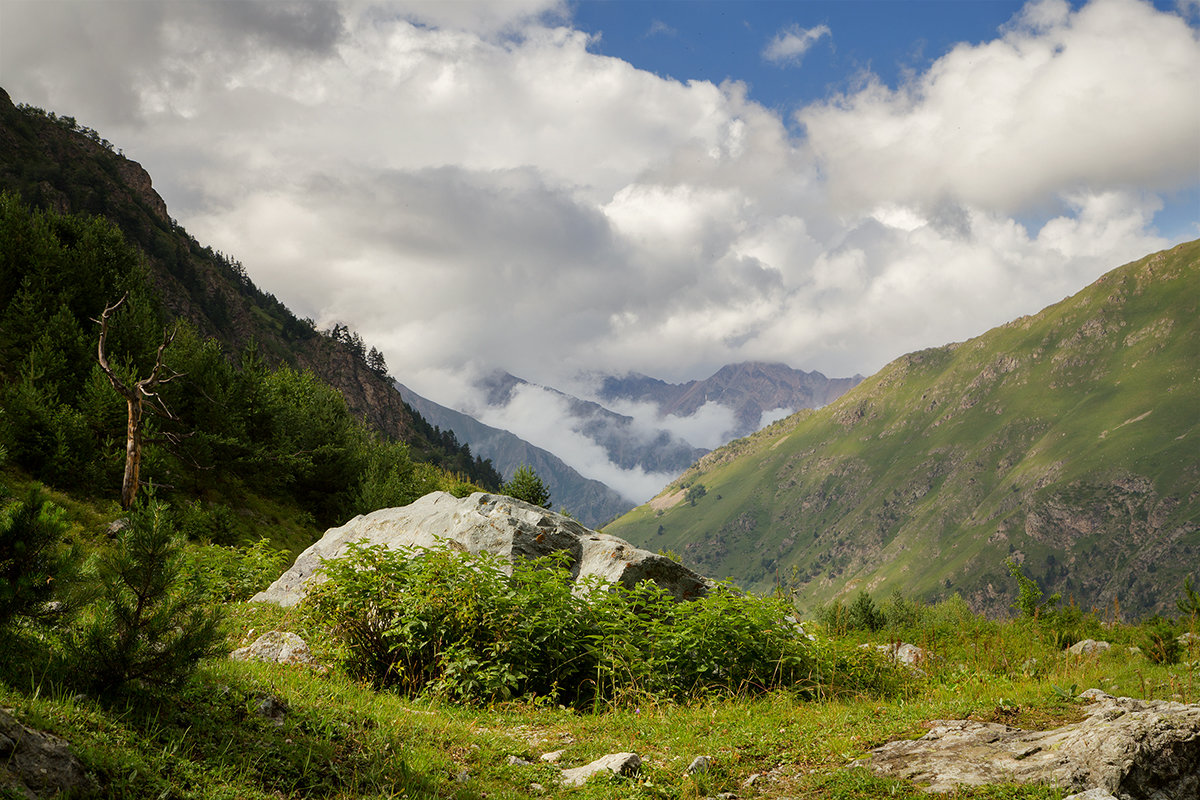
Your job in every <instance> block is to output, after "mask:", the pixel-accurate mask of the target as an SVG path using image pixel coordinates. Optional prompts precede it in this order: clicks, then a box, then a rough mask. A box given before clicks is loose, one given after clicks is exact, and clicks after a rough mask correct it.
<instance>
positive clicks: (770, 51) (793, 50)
mask: <svg viewBox="0 0 1200 800" xmlns="http://www.w3.org/2000/svg"><path fill="white" fill-rule="evenodd" d="M823 36H833V33H832V31H830V30H829V26H828V25H818V26H816V27H815V28H801V27H800V26H799V25H792V26H791V27H789V28H787V29H785V30H782V31H780V32H779V33H777V34H775V36H774V38H772V39H771V41H770V42H768V43H767V46H766V47H765V48H763V52H762V56H763V58H765V59H766V60H767V61H770V62H771V63H773V64H779V65H781V66H782V65H785V64H799V63H800V62H801V61H802V60H803V59H804V54H805V53H807V52H808V51H809V49H810V48H812V46H813V45H814V44H816V43H817V42H818V41H819V40H820V39H821V38H822V37H823Z"/></svg>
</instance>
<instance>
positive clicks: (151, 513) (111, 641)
mask: <svg viewBox="0 0 1200 800" xmlns="http://www.w3.org/2000/svg"><path fill="white" fill-rule="evenodd" d="M96 578H97V580H98V581H99V584H100V586H101V593H100V596H99V598H98V600H97V602H96V603H95V604H94V605H93V606H92V607H91V608H90V609H89V613H88V616H87V618H86V619H85V620H84V622H83V624H82V625H81V627H80V629H79V630H78V631H77V632H76V635H75V637H74V641H73V642H72V648H71V649H72V650H73V654H74V657H75V659H76V660H77V662H78V664H79V669H78V671H77V673H78V676H79V677H78V680H79V681H80V682H81V683H83V684H84V685H86V686H87V688H89V689H93V690H95V691H99V692H107V691H113V690H116V689H119V688H121V687H122V686H123V685H125V684H126V683H128V682H129V681H135V680H136V681H142V682H145V683H150V684H159V685H172V684H177V683H180V682H182V681H183V680H184V679H186V678H187V677H188V676H189V675H190V674H191V672H192V670H193V669H194V668H195V666H196V663H197V662H198V661H199V660H200V659H201V658H204V657H206V656H209V655H212V654H213V653H214V652H215V650H216V647H217V646H218V644H219V643H220V641H221V640H222V638H223V633H222V630H221V614H220V612H219V609H218V608H217V607H209V606H206V605H205V604H204V602H203V599H204V598H203V596H202V594H201V592H200V591H199V590H198V589H197V588H196V586H195V585H194V584H192V583H190V582H188V581H187V580H186V579H185V575H184V572H183V540H182V538H181V537H180V536H179V535H178V534H177V533H176V532H175V531H174V530H173V529H172V528H171V527H170V525H169V524H168V523H167V510H166V506H165V505H163V504H162V503H159V502H158V501H156V500H154V499H153V498H150V499H149V500H147V501H143V502H141V503H140V504H139V505H137V506H135V507H134V509H133V510H132V512H131V514H130V516H129V524H128V525H127V526H126V528H125V529H124V530H123V531H121V533H120V534H119V535H118V538H117V541H116V542H115V543H114V544H113V546H112V548H111V549H110V550H109V551H108V552H107V553H104V554H103V555H102V556H101V557H100V558H99V563H98V564H97V567H96Z"/></svg>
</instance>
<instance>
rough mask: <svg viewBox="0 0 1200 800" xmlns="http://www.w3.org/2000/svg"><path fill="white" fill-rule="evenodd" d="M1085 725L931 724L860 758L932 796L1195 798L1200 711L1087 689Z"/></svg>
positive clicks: (1199, 787) (1199, 775) (1199, 793)
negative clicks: (1000, 787) (992, 792)
mask: <svg viewBox="0 0 1200 800" xmlns="http://www.w3.org/2000/svg"><path fill="white" fill-rule="evenodd" d="M1084 698H1085V699H1088V700H1091V701H1093V705H1092V707H1091V709H1090V711H1089V713H1088V715H1087V717H1086V718H1085V719H1084V720H1082V721H1081V722H1077V723H1073V724H1070V725H1064V726H1062V727H1060V728H1054V729H1052V730H1048V731H1027V730H1022V729H1019V728H1013V727H1009V726H1007V725H1000V724H995V723H986V722H975V721H971V720H937V721H935V722H933V723H932V728H931V729H930V731H929V732H928V733H926V734H925V735H924V736H922V737H921V738H920V739H915V740H904V741H896V742H889V743H888V744H885V745H883V746H882V747H879V748H876V749H875V750H873V751H872V752H871V754H870V756H868V757H867V758H865V759H863V760H861V761H860V762H858V763H859V764H860V766H866V767H868V768H870V769H871V770H872V771H874V772H875V773H876V774H878V775H882V776H886V777H892V778H902V779H907V780H910V781H913V782H914V783H917V784H919V785H922V786H923V787H924V788H926V789H927V790H928V791H930V792H951V791H954V790H955V789H956V788H957V787H960V786H979V785H983V784H991V783H1021V784H1029V783H1042V784H1047V785H1051V786H1056V787H1058V788H1060V789H1062V790H1063V791H1064V792H1085V791H1088V790H1091V789H1103V790H1105V791H1107V792H1109V793H1111V794H1112V795H1113V796H1114V797H1117V798H1120V800H1143V799H1144V800H1196V798H1197V797H1200V705H1196V704H1183V703H1176V702H1169V701H1163V700H1150V701H1146V700H1135V699H1133V698H1129V697H1113V696H1111V695H1108V694H1105V693H1103V692H1100V691H1097V690H1092V691H1090V692H1087V693H1085V694H1084Z"/></svg>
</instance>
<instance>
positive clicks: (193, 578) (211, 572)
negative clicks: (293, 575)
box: [183, 538, 292, 603]
mask: <svg viewBox="0 0 1200 800" xmlns="http://www.w3.org/2000/svg"><path fill="white" fill-rule="evenodd" d="M291 559H292V556H291V553H289V552H287V551H286V550H278V549H276V548H275V547H273V546H272V545H271V540H270V539H266V538H263V539H259V540H258V541H257V542H255V543H254V544H248V545H241V546H234V547H226V546H223V545H219V544H189V545H188V546H187V547H186V548H185V550H184V556H183V562H184V563H183V574H184V576H185V578H186V580H187V581H188V583H190V584H191V585H192V587H193V588H194V589H195V590H196V591H197V592H198V593H199V594H200V595H201V596H202V597H203V598H204V599H205V601H206V602H212V603H236V602H241V601H243V600H249V599H250V598H251V597H252V596H253V595H254V594H255V593H256V592H260V591H262V590H263V589H265V588H267V587H268V586H269V585H270V584H271V581H273V580H275V579H276V578H278V577H279V576H280V575H281V574H282V573H283V571H284V569H286V568H287V566H288V564H289V563H290V562H291Z"/></svg>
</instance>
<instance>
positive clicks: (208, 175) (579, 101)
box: [0, 0, 1200, 497]
mask: <svg viewBox="0 0 1200 800" xmlns="http://www.w3.org/2000/svg"><path fill="white" fill-rule="evenodd" d="M1198 30H1200V0H1182V2H1180V3H1179V4H1176V3H1175V2H1159V3H1149V2H1144V1H1143V0H1088V2H1075V3H1068V2H1066V0H1031V1H1030V2H1028V3H1013V2H918V1H916V0H895V1H894V2H870V1H868V0H861V1H859V2H854V1H851V2H753V1H751V2H725V1H720V2H718V1H717V0H712V1H711V2H683V1H679V2H626V1H621V0H583V1H582V2H570V1H569V0H506V1H505V2H499V3H498V2H494V0H455V1H454V2H441V1H440V0H439V1H437V2H431V1H430V0H308V1H306V2H286V0H278V1H277V2H249V0H225V1H223V2H209V1H208V0H54V2H45V1H44V0H0V86H3V87H4V89H6V90H7V91H8V92H9V94H10V95H11V96H12V98H13V99H14V101H16V102H26V103H31V104H33V105H37V106H41V107H43V108H47V109H51V110H54V111H56V112H58V113H62V114H68V115H71V116H74V117H76V118H77V119H78V120H79V121H80V122H82V123H83V124H86V125H89V126H90V127H93V128H95V129H96V130H98V131H99V132H100V133H101V134H102V135H103V136H104V137H105V138H107V139H109V140H110V141H112V142H114V143H115V144H116V145H117V146H118V147H120V148H121V149H122V150H123V151H124V152H125V154H126V155H128V156H129V157H131V158H133V159H135V160H137V161H139V162H140V163H141V164H142V165H143V166H144V167H145V168H146V169H147V170H148V171H149V173H150V175H151V176H152V177H153V180H154V184H155V187H156V188H157V189H158V191H159V192H160V193H161V194H162V196H163V198H164V199H165V201H166V203H167V205H168V208H169V209H170V211H171V214H172V215H173V216H174V217H175V218H176V219H178V220H179V221H180V222H181V223H182V224H183V225H184V227H186V228H187V229H188V231H189V232H191V233H192V234H193V235H195V236H196V237H197V238H198V239H199V240H200V241H202V242H204V243H206V244H209V245H211V246H213V247H214V248H216V249H219V250H221V251H223V252H225V253H229V254H231V255H233V256H234V257H236V258H238V259H239V260H240V261H241V262H242V263H243V264H244V265H245V266H246V269H247V271H248V272H249V274H250V276H251V277H252V278H253V279H254V281H255V282H256V283H257V284H258V285H259V286H261V287H262V288H263V289H265V290H266V291H270V292H273V293H275V294H276V295H277V296H278V297H279V298H280V299H281V300H283V301H284V302H285V303H286V304H287V305H288V306H289V307H291V308H292V309H293V310H294V311H296V312H297V313H298V314H299V315H301V316H305V317H310V318H312V319H313V320H315V321H316V322H317V324H318V325H320V326H321V327H329V326H331V325H332V324H334V323H340V324H348V325H350V326H351V327H353V328H354V329H355V330H357V331H358V332H359V333H360V334H361V335H362V336H363V338H364V340H365V341H367V342H368V343H370V344H371V345H373V346H377V347H379V348H380V349H381V350H382V351H383V352H384V354H385V355H386V357H387V362H388V365H389V367H390V368H391V371H392V372H393V374H394V375H395V376H396V377H397V378H398V379H399V380H401V381H402V382H403V383H405V384H406V385H408V386H411V387H412V388H413V389H415V390H416V391H418V392H420V393H421V394H422V395H424V396H426V397H428V398H430V399H432V400H434V401H437V402H439V403H442V404H444V405H447V406H451V407H454V408H458V409H460V410H466V411H468V412H475V413H477V415H478V416H480V418H481V419H482V420H483V421H484V422H488V423H490V424H495V425H498V426H500V427H505V428H508V429H509V430H512V431H513V432H514V433H517V434H518V435H521V436H523V437H524V438H526V439H528V440H530V441H532V442H533V443H534V444H538V445H540V446H543V447H547V448H548V449H550V450H552V451H554V452H556V453H557V454H559V455H560V456H561V457H563V458H564V459H565V460H567V461H568V463H571V464H572V466H575V467H576V468H577V469H578V470H579V471H580V472H582V473H583V474H585V475H587V476H588V477H595V478H599V479H601V480H604V481H605V482H607V483H609V485H611V486H614V487H616V488H618V489H620V490H621V491H624V492H625V493H626V494H627V495H629V496H631V497H637V496H639V495H645V493H646V492H647V491H649V492H651V493H652V490H655V489H657V488H658V486H661V485H662V483H663V482H664V481H663V480H662V476H655V475H645V474H642V475H638V474H629V473H623V472H621V471H620V470H618V469H616V468H615V467H614V466H613V465H611V464H609V463H607V462H606V460H605V458H604V456H603V454H602V453H601V452H599V449H598V448H596V447H594V446H593V445H590V444H589V443H588V442H586V441H580V440H575V439H571V437H570V431H569V429H567V426H565V425H564V424H562V423H561V419H562V414H563V413H565V409H563V408H561V407H560V406H561V400H560V399H558V398H556V397H555V396H554V395H552V394H549V393H546V394H542V395H537V394H532V395H528V396H523V397H522V403H521V404H519V405H510V406H509V407H507V408H504V409H493V408H487V407H486V403H485V402H484V401H483V399H482V394H481V392H480V390H479V389H478V385H477V383H478V379H479V377H480V376H481V375H485V374H487V373H489V372H490V371H492V370H495V369H503V370H506V371H508V372H511V373H513V374H515V375H518V376H521V377H523V378H526V379H528V380H531V381H535V382H538V383H542V384H546V385H550V386H555V387H558V388H561V389H564V390H567V391H572V392H574V393H575V394H577V395H580V396H585V397H586V396H588V392H589V381H590V380H591V378H589V377H588V376H591V375H594V374H595V373H615V374H622V373H625V372H628V371H631V370H632V371H637V372H641V373H645V374H648V375H653V376H656V377H660V378H663V379H666V380H672V381H684V380H688V379H692V378H703V377H707V376H708V375H711V374H712V373H714V372H715V371H716V370H717V369H719V368H720V367H721V366H722V365H724V364H729V363H736V362H741V361H750V360H759V361H778V362H784V363H786V364H789V365H791V366H793V367H796V368H800V369H805V370H820V371H822V372H824V373H825V374H826V375H829V376H831V377H833V376H846V375H853V374H854V373H862V374H870V373H872V372H874V371H876V370H878V369H879V368H880V367H882V366H883V365H884V364H886V363H887V362H888V361H890V360H891V359H894V358H896V357H898V356H901V355H902V354H904V353H906V352H909V351H913V350H917V349H921V348H925V347H932V346H938V345H942V344H945V343H947V342H951V341H962V340H964V339H967V338H970V337H972V336H976V335H978V334H980V333H983V332H984V331H986V330H987V329H989V328H991V327H993V326H996V325H1000V324H1003V323H1005V322H1008V321H1010V320H1012V319H1014V318H1016V317H1019V316H1021V315H1024V314H1032V313H1036V312H1037V311H1039V310H1040V309H1042V308H1044V307H1045V306H1047V305H1050V304H1051V303H1054V302H1057V301H1059V300H1061V299H1062V298H1063V297H1066V296H1068V295H1070V294H1073V293H1075V292H1077V291H1079V290H1080V289H1081V288H1082V287H1084V286H1086V285H1087V284H1089V283H1091V282H1092V281H1094V280H1095V279H1096V278H1097V277H1099V276H1100V275H1101V274H1103V273H1104V272H1107V271H1108V270H1110V269H1113V268H1114V267H1117V266H1119V265H1121V264H1123V263H1126V262H1128V261H1131V260H1133V259H1135V258H1139V257H1141V256H1143V255H1146V254H1148V253H1151V252H1154V251H1156V250H1159V249H1162V248H1165V247H1169V246H1171V245H1173V244H1175V243H1178V242H1180V241H1184V240H1189V239H1194V238H1196V237H1197V236H1200V228H1198V227H1197V223H1198V222H1200V194H1198V192H1197V187H1198V185H1200V78H1198V76H1200V36H1198ZM743 87H744V90H743ZM623 411H624V412H625V413H628V414H630V415H631V416H634V417H635V418H638V419H644V420H645V421H646V423H647V428H648V429H649V427H650V424H651V422H652V419H651V418H652V417H653V414H652V410H649V409H638V408H629V409H623ZM709 412H710V414H709V417H710V418H711V420H712V426H713V428H714V432H715V433H714V436H717V435H719V434H720V432H721V431H720V430H719V427H720V425H721V424H722V422H721V420H722V418H723V417H722V413H721V411H720V409H709ZM726 416H727V415H726ZM667 422H669V421H667ZM692 422H694V420H692ZM653 423H654V424H664V422H663V421H661V420H657V421H653ZM718 438H719V436H718ZM646 496H648V495H646Z"/></svg>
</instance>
